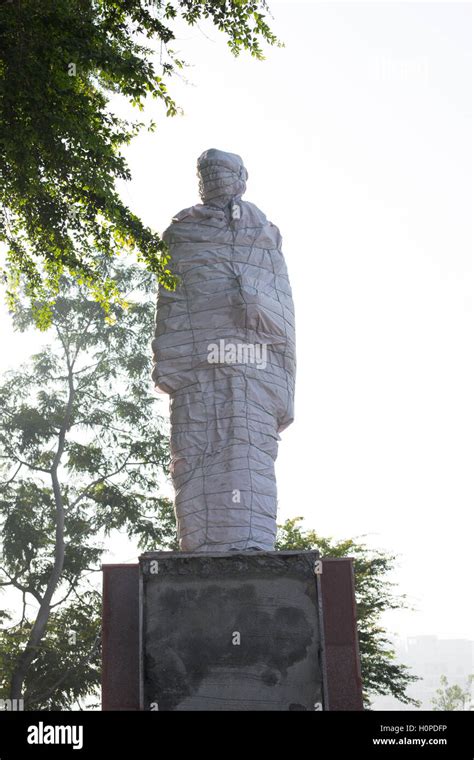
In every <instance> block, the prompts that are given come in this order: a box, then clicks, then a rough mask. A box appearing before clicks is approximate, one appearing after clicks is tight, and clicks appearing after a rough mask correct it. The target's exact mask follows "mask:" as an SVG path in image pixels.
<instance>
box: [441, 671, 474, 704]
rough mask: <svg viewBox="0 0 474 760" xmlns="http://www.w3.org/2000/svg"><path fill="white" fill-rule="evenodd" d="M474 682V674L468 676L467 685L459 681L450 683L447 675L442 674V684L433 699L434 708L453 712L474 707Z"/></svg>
mask: <svg viewBox="0 0 474 760" xmlns="http://www.w3.org/2000/svg"><path fill="white" fill-rule="evenodd" d="M473 683H474V675H470V676H468V677H467V679H466V684H465V686H460V685H459V684H457V683H455V684H451V685H450V684H449V682H448V679H447V678H446V676H444V675H443V676H441V678H440V686H439V688H438V689H436V696H435V697H434V698H433V699H432V700H431V704H432V705H433V710H435V711H443V712H444V711H445V710H447V711H449V712H452V711H454V710H472V709H474V703H473V699H472V684H473Z"/></svg>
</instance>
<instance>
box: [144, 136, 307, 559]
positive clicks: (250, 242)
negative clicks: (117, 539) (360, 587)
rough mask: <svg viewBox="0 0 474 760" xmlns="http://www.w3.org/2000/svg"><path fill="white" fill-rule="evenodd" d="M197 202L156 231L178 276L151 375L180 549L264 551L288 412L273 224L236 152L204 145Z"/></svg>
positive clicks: (280, 275)
mask: <svg viewBox="0 0 474 760" xmlns="http://www.w3.org/2000/svg"><path fill="white" fill-rule="evenodd" d="M197 170H198V177H199V189H200V196H201V200H202V203H199V204H197V205H195V206H191V208H186V209H184V210H183V211H180V212H179V214H177V215H176V216H175V217H174V218H173V220H172V223H171V225H170V226H169V227H168V228H167V230H166V231H165V232H164V234H163V238H164V240H165V241H166V243H167V244H168V246H169V248H170V253H171V263H170V269H171V271H172V272H173V274H175V275H177V277H178V285H177V288H176V290H175V291H169V290H166V289H164V288H161V287H160V290H159V294H158V305H157V313H156V332H155V339H154V341H153V344H152V345H153V353H154V370H153V379H154V381H155V385H156V386H157V387H158V388H159V389H160V390H162V391H164V392H166V393H168V394H169V396H170V418H171V457H172V462H171V476H172V480H173V485H174V488H175V492H176V499H175V511H176V519H177V526H178V536H179V542H180V549H181V550H182V551H189V552H227V551H231V550H239V551H243V550H246V549H257V550H272V549H273V548H274V542H275V535H276V512H277V491H276V482H275V466H274V465H275V459H276V456H277V450H278V441H279V433H280V432H281V431H282V430H284V429H285V428H286V427H287V426H288V425H289V424H290V423H291V422H292V421H293V401H294V385H295V332H294V330H295V326H294V308H293V300H292V295H291V288H290V283H289V280H288V274H287V269H286V265H285V261H284V258H283V254H282V250H281V235H280V232H279V230H278V228H277V227H276V226H275V225H274V224H272V223H271V222H269V221H268V220H267V218H266V216H265V214H264V213H263V212H262V211H260V209H258V208H257V207H256V206H255V205H254V204H252V203H248V202H247V201H243V200H242V195H243V194H244V192H245V189H246V180H247V177H248V174H247V170H246V169H245V166H244V164H243V162H242V159H241V158H240V156H238V155H236V154H234V153H226V152H223V151H220V150H215V149H211V150H206V151H205V152H204V153H203V154H202V155H201V156H200V157H199V159H198V163H197Z"/></svg>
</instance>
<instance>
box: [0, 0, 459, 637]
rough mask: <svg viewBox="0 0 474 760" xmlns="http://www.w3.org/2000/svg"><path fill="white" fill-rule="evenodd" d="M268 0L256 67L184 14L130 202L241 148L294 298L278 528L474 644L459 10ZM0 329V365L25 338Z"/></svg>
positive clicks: (164, 204)
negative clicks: (295, 531) (334, 546)
mask: <svg viewBox="0 0 474 760" xmlns="http://www.w3.org/2000/svg"><path fill="white" fill-rule="evenodd" d="M270 5H271V7H272V9H273V13H274V15H275V22H274V24H273V27H274V29H275V31H277V32H278V34H279V35H280V37H281V38H282V39H283V40H284V42H285V44H286V47H285V48H284V49H274V50H269V51H268V52H267V56H268V57H267V61H265V62H258V61H255V60H252V59H250V58H248V57H247V56H243V57H241V58H240V59H238V60H234V59H233V58H232V56H231V54H230V52H229V51H228V48H227V47H226V44H225V41H224V39H223V38H222V37H221V36H220V34H219V33H218V32H217V31H216V30H212V29H209V28H208V27H207V26H202V31H199V30H198V29H195V30H193V29H189V28H183V33H182V35H180V39H179V40H178V41H177V43H176V44H175V48H176V49H179V50H180V52H181V54H182V57H184V58H185V59H186V60H189V61H190V62H192V64H193V67H192V68H191V69H189V70H188V71H187V72H186V76H187V77H188V78H189V79H191V84H186V83H184V82H182V81H175V82H174V84H171V83H170V90H171V93H172V95H173V96H174V97H175V99H176V100H177V101H178V103H179V105H181V106H182V107H183V109H184V111H185V114H184V116H180V117H176V118H174V119H166V118H165V117H164V115H163V110H162V108H161V107H160V106H159V104H152V106H151V107H150V109H149V111H147V113H146V114H145V115H150V116H152V115H153V117H154V118H155V120H156V121H158V130H157V132H156V133H154V134H148V133H145V134H143V135H142V136H140V137H139V138H138V139H136V140H135V142H134V143H133V145H132V146H131V147H130V149H129V150H128V151H127V155H128V158H129V162H130V166H131V169H132V174H133V181H132V183H129V184H128V185H127V187H126V188H124V191H123V192H124V197H125V199H126V200H127V201H128V202H129V203H130V204H131V205H132V207H133V209H134V210H135V211H137V212H138V213H139V214H140V215H141V216H142V218H144V219H145V221H146V222H147V223H148V224H150V226H152V227H153V228H155V229H157V230H158V231H161V230H163V229H164V228H165V227H166V226H167V225H168V223H169V220H170V218H171V216H172V215H173V214H174V213H176V212H177V211H178V210H179V209H181V208H184V207H186V206H189V205H191V204H193V203H195V202H197V201H198V200H199V199H198V193H197V180H196V177H195V164H196V158H197V156H198V155H199V154H200V153H201V152H202V151H203V150H205V149H206V148H210V147H216V148H221V149H223V150H230V151H233V152H236V153H239V154H240V155H242V157H243V158H244V161H245V163H246V166H247V168H248V171H249V181H248V190H247V194H246V199H247V200H251V201H253V202H254V203H256V204H257V205H259V206H260V207H261V208H262V209H263V210H264V211H265V212H266V213H267V215H268V217H269V218H270V219H271V220H272V221H273V222H275V223H276V224H277V225H278V226H279V227H280V229H281V232H282V235H283V241H284V252H285V256H286V259H287V264H288V268H289V273H290V278H291V282H292V287H293V295H294V299H295V305H296V311H297V348H298V381H297V399H296V400H297V407H296V414H297V416H296V421H295V423H294V425H293V426H292V427H291V428H289V429H288V430H287V431H285V432H284V433H283V435H282V441H281V444H280V454H279V458H278V463H277V477H278V488H279V502H280V517H279V520H280V521H281V520H283V519H284V518H286V517H291V516H295V515H303V516H304V517H305V524H306V526H307V527H314V528H316V529H317V530H318V532H320V533H321V534H323V535H332V536H334V537H337V538H345V537H349V536H350V537H354V536H361V535H362V534H369V535H368V536H367V541H368V542H369V543H371V544H372V545H374V546H377V547H380V548H383V549H386V550H388V551H393V552H395V553H397V554H398V555H399V566H398V570H397V572H396V574H394V580H396V581H398V582H399V584H400V590H401V591H403V592H406V593H408V594H409V597H410V599H411V601H412V603H413V604H414V605H415V606H416V607H417V611H416V612H409V613H407V612H405V613H393V614H392V615H391V616H389V617H388V618H387V623H388V625H389V627H390V628H391V630H393V631H396V632H397V633H399V634H401V635H416V634H421V633H431V634H435V635H438V636H440V637H443V636H448V637H469V638H474V616H473V614H472V609H471V603H470V597H471V594H470V587H471V583H472V559H471V554H472V548H471V546H472V536H473V518H472V505H473V496H474V493H473V492H474V487H473V471H474V468H473V461H474V460H473V456H474V437H473V435H474V434H473V431H474V403H473V388H474V359H473V342H474V324H473V270H472V240H471V218H470V210H471V202H472V190H471V173H472V168H471V166H472V165H471V131H472V124H471V6H470V4H468V3H451V2H446V3H385V2H380V1H379V2H377V3H374V2H373V3H340V2H336V1H335V0H332V2H330V3H319V2H305V3H297V2H294V1H293V0H292V1H291V2H270ZM204 31H205V35H207V36H205V35H204V33H203V32H204ZM209 38H210V39H209ZM2 323H3V325H4V326H5V322H4V321H3V320H2ZM3 332H4V331H3V329H2V333H3ZM5 332H6V345H5V338H3V341H4V342H3V346H4V348H3V351H2V355H1V356H0V368H5V367H6V366H11V365H12V364H14V363H15V362H16V361H18V360H19V359H23V358H25V357H26V356H27V355H28V353H29V352H30V350H31V349H32V348H35V349H36V346H34V347H32V346H31V345H27V340H26V339H23V340H21V339H19V338H18V336H13V334H12V333H11V331H10V330H9V328H8V324H7V325H6V331H5ZM30 339H31V338H30ZM34 340H35V341H38V343H39V342H41V336H38V335H35V337H34ZM157 403H159V404H160V406H162V408H163V410H166V408H167V403H166V400H165V399H161V401H159V402H157ZM133 555H134V550H133V548H132V549H131V548H130V545H127V544H126V542H124V541H119V540H117V541H116V542H115V543H114V545H113V546H111V555H110V556H111V557H112V556H113V561H121V560H130V559H131V557H132V556H133ZM468 599H469V602H468Z"/></svg>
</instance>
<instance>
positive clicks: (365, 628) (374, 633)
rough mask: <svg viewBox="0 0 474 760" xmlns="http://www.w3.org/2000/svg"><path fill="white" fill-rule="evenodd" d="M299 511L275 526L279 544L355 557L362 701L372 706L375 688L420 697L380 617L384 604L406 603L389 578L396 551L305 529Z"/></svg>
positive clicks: (399, 696)
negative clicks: (411, 688) (391, 552)
mask: <svg viewBox="0 0 474 760" xmlns="http://www.w3.org/2000/svg"><path fill="white" fill-rule="evenodd" d="M301 519H302V518H301V517H296V518H294V519H292V520H287V521H286V522H285V523H284V524H283V525H282V526H281V527H280V529H279V533H278V537H277V548H278V549H280V550H282V549H317V550H318V551H319V552H320V553H321V556H323V557H353V559H354V576H355V592H356V604H357V625H358V632H359V650H360V658H361V669H362V684H363V690H364V703H365V705H366V707H370V704H371V698H372V697H373V696H375V695H377V694H380V695H382V694H383V695H386V694H391V695H392V696H394V697H396V699H398V700H400V702H404V703H405V704H410V703H411V704H415V705H417V704H418V703H417V702H416V701H415V700H413V699H412V698H411V697H409V696H407V694H406V689H407V687H408V686H409V685H410V683H412V682H413V681H416V680H418V678H417V676H414V675H411V674H410V671H409V668H408V667H407V666H406V665H402V664H400V663H397V662H396V660H395V651H394V649H393V646H392V644H391V642H390V639H389V636H388V634H387V631H386V630H385V629H384V628H383V626H382V625H381V622H380V616H381V615H382V613H383V612H385V611H386V610H396V609H400V608H403V607H405V606H406V602H405V597H404V596H400V595H397V594H396V593H395V590H394V584H393V583H392V582H391V581H389V580H388V579H387V576H388V575H389V573H390V571H391V570H392V569H393V566H394V561H395V557H393V556H391V555H388V554H385V553H384V552H381V551H377V550H374V549H371V548H369V547H368V546H366V545H365V544H364V543H360V542H358V541H356V540H355V539H352V538H349V539H345V540H342V541H333V540H332V539H330V538H323V537H322V536H320V535H319V534H318V533H316V532H315V531H314V530H306V531H305V530H303V529H302V528H301V526H300V525H299V523H300V521H301Z"/></svg>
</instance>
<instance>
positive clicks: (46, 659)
mask: <svg viewBox="0 0 474 760" xmlns="http://www.w3.org/2000/svg"><path fill="white" fill-rule="evenodd" d="M115 264H116V266H115V268H114V270H113V272H108V274H109V275H111V276H113V277H114V279H115V281H116V282H117V285H118V287H119V288H120V290H121V292H122V293H124V294H126V296H127V298H128V305H127V306H124V305H120V304H117V303H114V304H112V305H111V308H110V312H109V318H108V319H104V312H103V309H102V308H101V306H100V305H99V304H98V303H97V302H96V301H94V299H93V298H92V297H91V295H90V293H89V291H88V290H87V288H86V287H85V286H80V285H78V284H77V282H75V281H74V280H73V279H71V278H68V277H65V276H63V277H62V278H61V280H60V285H61V295H60V296H59V297H58V298H57V300H56V302H55V304H54V306H53V309H52V328H51V332H50V337H51V342H50V343H49V344H48V345H46V346H45V347H44V348H43V349H42V350H40V351H38V352H37V353H36V354H34V355H33V356H32V357H31V359H30V360H29V362H28V363H27V364H25V365H24V366H23V367H20V368H19V369H16V370H14V371H11V372H9V373H7V374H6V375H5V377H4V379H3V382H2V383H1V384H0V586H5V587H11V588H12V589H14V590H16V592H17V594H19V597H20V600H21V601H22V603H21V604H20V605H19V609H22V610H23V611H22V614H21V617H20V620H13V621H11V624H9V626H8V628H7V630H6V631H5V632H4V634H3V636H2V646H3V647H4V648H5V652H6V654H4V655H3V656H4V657H7V660H8V662H6V663H5V667H6V665H9V667H8V668H7V669H6V670H5V671H4V672H3V679H4V680H3V684H1V683H0V689H1V690H2V692H4V691H5V690H6V689H8V688H9V681H10V680H11V683H12V687H11V688H12V691H11V697H12V698H18V697H19V695H20V694H21V695H24V697H25V700H26V702H27V703H28V704H29V705H32V704H36V705H39V706H44V704H45V700H47V697H46V696H45V694H46V693H48V694H49V692H50V691H51V688H52V686H51V684H52V683H53V681H54V679H55V678H58V677H59V675H60V674H61V672H62V671H64V672H66V671H67V672H68V673H69V672H70V673H71V674H74V673H76V674H77V669H78V667H79V665H78V662H79V661H81V662H82V660H83V658H84V656H85V653H86V650H87V647H89V646H90V645H91V637H92V632H91V629H90V627H86V628H82V627H81V625H80V624H79V622H78V623H77V626H76V630H77V631H78V639H80V640H79V641H78V643H76V644H75V648H74V649H71V650H70V651H69V648H68V645H67V642H66V643H64V646H63V647H62V648H61V646H59V644H58V635H59V634H57V631H58V630H59V629H60V630H65V629H64V626H65V625H66V623H65V621H66V620H67V621H69V623H70V624H71V625H72V624H73V622H74V620H73V618H74V615H76V617H77V616H79V617H80V616H81V615H82V614H83V611H84V609H85V608H84V607H83V606H81V605H82V602H81V599H82V595H83V593H84V589H86V590H87V588H88V585H87V581H88V579H89V580H90V577H91V574H93V573H94V572H98V570H99V563H100V559H101V556H102V553H103V544H104V539H105V538H106V537H107V536H108V535H109V534H110V532H111V531H112V530H114V529H117V530H121V531H122V532H123V533H126V534H128V535H129V536H130V537H133V538H134V539H135V540H136V541H137V542H138V544H139V546H140V547H142V548H156V547H157V546H162V547H163V548H171V547H174V546H175V529H174V521H173V519H172V517H173V516H172V504H171V503H170V501H169V500H168V499H167V498H165V497H163V496H162V494H161V488H160V485H159V481H160V478H161V479H162V478H163V475H164V473H165V472H166V471H167V469H168V463H169V447H168V436H167V431H166V430H165V429H164V428H163V421H162V420H161V418H160V417H159V416H158V415H157V411H156V397H155V395H154V393H153V391H152V383H151V378H150V371H151V356H150V336H151V335H152V334H153V323H154V311H155V291H156V282H155V278H154V276H153V275H151V274H150V273H148V272H147V271H146V270H144V269H143V267H140V266H137V265H135V266H124V265H123V264H120V265H119V260H118V259H116V261H115ZM36 306H37V305H36V304H33V307H31V306H30V305H28V304H21V305H19V307H18V309H17V310H16V312H15V314H14V324H15V325H16V327H17V328H18V329H20V330H25V329H28V328H29V327H31V326H32V325H33V322H34V309H35V307H36ZM30 334H31V335H32V336H33V340H36V339H37V336H38V333H37V332H35V331H31V333H30ZM92 588H93V587H92ZM85 603H86V602H85V601H84V604H85ZM91 603H92V602H91ZM63 605H64V606H63ZM70 605H72V607H71V606H70ZM35 609H36V610H37V612H36V617H35V616H34V615H33V616H32V610H33V611H34V610H35ZM78 619H79V618H78ZM73 627H74V626H73ZM55 631H56V633H55ZM81 631H82V632H81ZM81 636H83V638H82V639H81V638H80V637H81ZM92 638H94V637H92ZM68 653H69V654H68ZM66 655H67V656H66ZM69 655H70V657H71V658H72V660H71V662H69V659H68V657H69ZM61 657H62V658H63V659H62V660H61ZM94 657H95V655H94V656H92V655H91V660H90V663H92V664H90V663H89V664H90V667H89V665H88V667H87V668H86V670H85V674H84V679H85V680H84V679H83V680H81V679H79V682H78V684H77V688H75V687H74V688H73V685H71V684H73V675H71V676H70V677H69V676H68V680H67V683H68V684H69V687H68V688H69V691H70V693H69V696H68V695H67V694H62V696H61V694H59V691H58V690H59V686H58V687H57V689H53V693H51V694H50V699H51V700H52V702H51V704H55V705H58V704H61V705H62V706H63V707H65V706H67V705H71V704H72V703H73V701H74V699H77V698H80V697H81V696H83V695H84V694H86V693H88V689H89V685H90V679H93V672H92V671H91V670H90V668H92V670H94V668H95V667H96V666H95V665H93V662H94V661H95V660H94ZM54 662H56V664H57V669H56V670H54V668H53V663H54ZM47 663H49V665H48V667H51V668H53V671H54V672H51V673H50V674H49V675H48V676H47V677H46V670H47V665H46V664H47ZM41 673H44V674H45V675H44V678H43V676H41ZM42 679H43V680H42ZM51 679H53V681H51ZM40 681H41V682H42V683H43V686H44V689H43V687H41V689H43V690H41V689H40V686H39V683H40ZM23 684H25V685H26V693H24V690H23V689H22V685H23ZM61 684H62V686H64V682H63V680H62V681H61ZM61 688H62V687H61ZM68 700H69V701H68Z"/></svg>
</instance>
